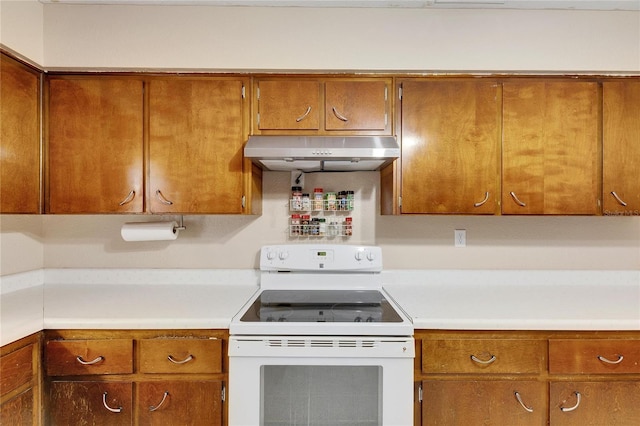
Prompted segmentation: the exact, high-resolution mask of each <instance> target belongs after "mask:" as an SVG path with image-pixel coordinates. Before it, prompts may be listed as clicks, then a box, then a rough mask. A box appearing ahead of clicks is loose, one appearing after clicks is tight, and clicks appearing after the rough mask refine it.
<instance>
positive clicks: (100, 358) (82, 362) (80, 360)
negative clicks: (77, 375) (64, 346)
mask: <svg viewBox="0 0 640 426" xmlns="http://www.w3.org/2000/svg"><path fill="white" fill-rule="evenodd" d="M76 361H78V362H79V363H80V364H82V365H94V364H97V363H99V362H100V361H104V357H103V356H102V355H101V356H99V357H98V358H96V359H94V360H93V361H85V360H84V359H82V357H81V356H80V355H78V356H77V357H76Z"/></svg>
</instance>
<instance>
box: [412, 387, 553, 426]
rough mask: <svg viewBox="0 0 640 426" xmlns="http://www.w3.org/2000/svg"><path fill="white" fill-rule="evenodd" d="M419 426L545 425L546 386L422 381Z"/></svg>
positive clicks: (546, 411) (546, 410)
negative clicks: (420, 421)
mask: <svg viewBox="0 0 640 426" xmlns="http://www.w3.org/2000/svg"><path fill="white" fill-rule="evenodd" d="M422 386H423V399H422V425H423V426H428V425H447V426H475V425H478V426H481V425H510V426H515V425H538V426H542V425H546V424H547V413H548V409H547V385H546V383H544V382H534V381H493V380H491V381H457V380H456V381H437V380H427V381H424V382H422Z"/></svg>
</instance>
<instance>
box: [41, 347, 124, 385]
mask: <svg viewBox="0 0 640 426" xmlns="http://www.w3.org/2000/svg"><path fill="white" fill-rule="evenodd" d="M45 362H46V370H47V374H48V375H49V376H79V375H86V374H128V373H132V372H133V340H130V339H105V340H54V341H48V342H47V343H46V346H45ZM83 363H84V364H83Z"/></svg>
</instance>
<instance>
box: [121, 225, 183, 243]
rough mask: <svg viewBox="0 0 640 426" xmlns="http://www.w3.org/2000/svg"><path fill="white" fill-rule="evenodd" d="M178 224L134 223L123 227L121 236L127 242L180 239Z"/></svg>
mask: <svg viewBox="0 0 640 426" xmlns="http://www.w3.org/2000/svg"><path fill="white" fill-rule="evenodd" d="M177 227H178V224H177V223H176V222H133V223H125V224H124V225H122V229H121V230H120V235H122V239H123V240H125V241H165V240H175V239H176V238H178V230H177V229H176V228H177Z"/></svg>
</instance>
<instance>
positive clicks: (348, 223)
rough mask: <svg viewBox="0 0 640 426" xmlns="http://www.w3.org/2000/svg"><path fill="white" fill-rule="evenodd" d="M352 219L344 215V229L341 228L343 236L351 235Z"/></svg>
mask: <svg viewBox="0 0 640 426" xmlns="http://www.w3.org/2000/svg"><path fill="white" fill-rule="evenodd" d="M352 222H353V219H352V218H350V217H346V218H345V219H344V229H343V235H345V236H351V235H353V223H352Z"/></svg>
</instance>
